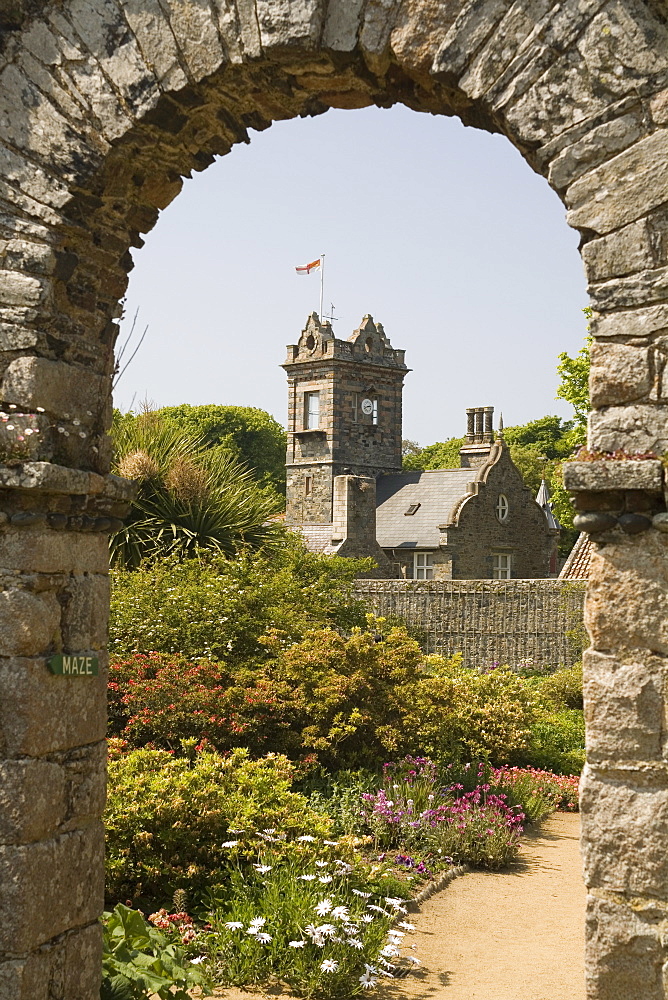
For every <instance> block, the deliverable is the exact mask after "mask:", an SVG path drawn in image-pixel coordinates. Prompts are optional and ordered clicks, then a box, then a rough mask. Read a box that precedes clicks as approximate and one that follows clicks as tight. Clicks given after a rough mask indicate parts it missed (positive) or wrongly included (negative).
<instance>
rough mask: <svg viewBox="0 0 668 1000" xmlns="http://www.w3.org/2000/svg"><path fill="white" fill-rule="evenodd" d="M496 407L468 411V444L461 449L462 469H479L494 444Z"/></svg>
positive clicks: (475, 408) (483, 407)
mask: <svg viewBox="0 0 668 1000" xmlns="http://www.w3.org/2000/svg"><path fill="white" fill-rule="evenodd" d="M493 418H494V407H493V406H470V407H468V408H467V410H466V442H465V444H464V446H463V447H462V448H461V449H460V452H459V454H460V456H461V463H462V469H479V468H480V467H481V466H483V465H484V464H485V462H486V461H487V459H488V458H489V454H490V452H491V450H492V445H493V444H494V430H493Z"/></svg>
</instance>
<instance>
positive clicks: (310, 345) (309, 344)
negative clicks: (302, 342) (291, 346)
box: [306, 333, 315, 351]
mask: <svg viewBox="0 0 668 1000" xmlns="http://www.w3.org/2000/svg"><path fill="white" fill-rule="evenodd" d="M306 347H307V349H308V350H309V351H312V350H313V348H314V347H315V337H314V336H313V334H312V333H309V335H308V337H307V338H306Z"/></svg>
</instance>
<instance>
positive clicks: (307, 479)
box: [304, 476, 313, 497]
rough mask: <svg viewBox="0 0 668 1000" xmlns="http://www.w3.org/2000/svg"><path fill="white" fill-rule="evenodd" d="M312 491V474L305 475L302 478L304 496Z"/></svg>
mask: <svg viewBox="0 0 668 1000" xmlns="http://www.w3.org/2000/svg"><path fill="white" fill-rule="evenodd" d="M312 491H313V476H306V477H305V479H304V496H306V497H307V496H308V495H309V493H311V492H312Z"/></svg>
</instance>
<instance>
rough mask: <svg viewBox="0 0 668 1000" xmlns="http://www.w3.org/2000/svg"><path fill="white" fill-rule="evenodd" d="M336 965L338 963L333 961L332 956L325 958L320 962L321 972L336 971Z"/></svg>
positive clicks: (337, 965)
mask: <svg viewBox="0 0 668 1000" xmlns="http://www.w3.org/2000/svg"><path fill="white" fill-rule="evenodd" d="M338 967H339V963H338V962H335V961H334V959H333V958H326V959H325V961H324V962H321V963H320V968H321V969H322V971H323V972H336V970H337V969H338Z"/></svg>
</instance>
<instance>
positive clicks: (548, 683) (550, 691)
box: [538, 663, 582, 709]
mask: <svg viewBox="0 0 668 1000" xmlns="http://www.w3.org/2000/svg"><path fill="white" fill-rule="evenodd" d="M538 691H539V693H540V694H541V695H542V697H543V698H544V699H545V700H546V701H547V702H548V704H550V705H551V706H552V707H555V708H579V709H582V664H581V663H576V664H575V665H574V666H572V667H566V668H564V669H563V670H556V671H555V672H554V673H553V674H550V675H549V676H548V677H544V678H541V679H540V681H539V683H538Z"/></svg>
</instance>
